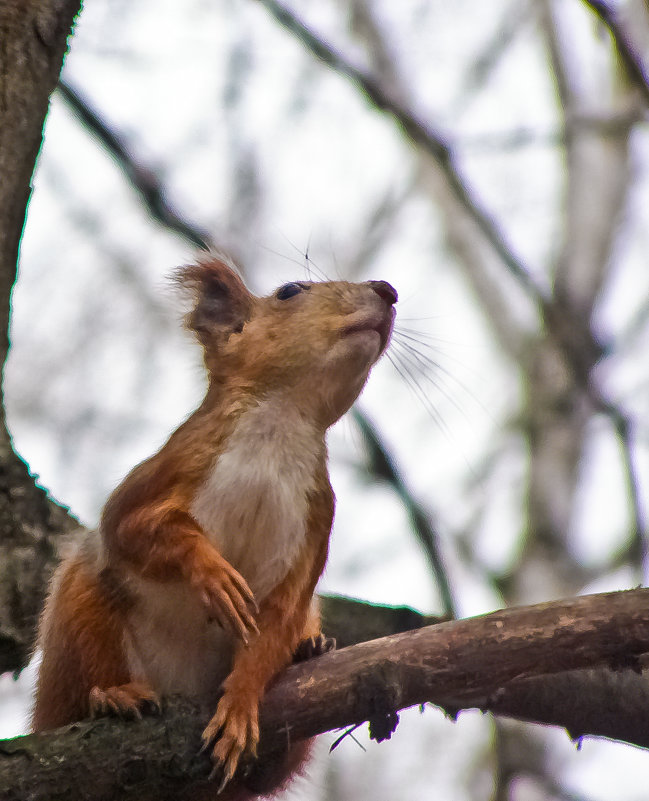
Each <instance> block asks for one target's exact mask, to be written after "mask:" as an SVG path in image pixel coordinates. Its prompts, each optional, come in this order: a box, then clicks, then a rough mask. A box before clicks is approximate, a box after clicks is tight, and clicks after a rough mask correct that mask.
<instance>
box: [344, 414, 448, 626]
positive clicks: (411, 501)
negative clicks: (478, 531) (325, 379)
mask: <svg viewBox="0 0 649 801" xmlns="http://www.w3.org/2000/svg"><path fill="white" fill-rule="evenodd" d="M352 414H353V416H354V420H355V421H356V425H357V426H358V427H359V429H360V431H361V434H362V435H363V440H364V442H365V445H366V447H367V450H368V456H369V459H368V461H369V469H370V472H371V474H372V475H373V476H375V477H376V478H378V479H380V480H383V481H386V482H387V483H388V484H389V485H390V486H391V487H392V488H393V489H394V491H395V492H396V494H397V495H398V497H399V498H400V500H401V502H402V503H403V505H404V508H405V510H406V512H407V513H408V517H409V518H410V522H411V524H412V528H413V531H414V533H415V536H416V538H417V541H418V542H419V544H420V545H421V547H422V548H423V550H424V553H425V554H426V558H427V559H428V562H429V564H430V568H431V571H432V573H433V576H434V577H435V583H436V589H437V591H438V592H439V594H440V598H441V600H442V614H443V615H444V617H446V618H449V619H450V618H454V617H456V609H455V602H454V600H453V593H452V591H451V585H450V582H449V578H448V574H447V572H446V566H445V564H444V558H443V556H442V553H441V548H440V536H439V532H438V531H437V530H436V527H435V526H434V524H432V523H431V520H430V517H431V515H430V512H428V511H426V510H425V509H424V508H423V506H422V505H421V504H420V503H419V502H418V501H417V500H415V498H414V497H413V495H412V493H411V492H410V491H409V490H408V488H407V487H406V484H405V481H404V479H403V476H401V474H400V473H399V472H398V471H397V470H396V468H395V466H394V462H393V460H392V458H391V456H390V455H389V453H388V452H387V449H386V446H385V444H384V443H383V442H382V441H381V438H380V436H379V433H378V431H377V430H376V428H375V427H374V426H373V425H372V423H371V422H370V421H369V419H368V418H367V417H366V415H364V414H363V412H361V411H360V410H359V409H358V407H354V409H353V410H352Z"/></svg>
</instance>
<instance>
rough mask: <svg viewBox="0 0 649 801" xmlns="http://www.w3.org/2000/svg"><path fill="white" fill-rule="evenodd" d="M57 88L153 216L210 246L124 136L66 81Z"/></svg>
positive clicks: (205, 247)
mask: <svg viewBox="0 0 649 801" xmlns="http://www.w3.org/2000/svg"><path fill="white" fill-rule="evenodd" d="M58 91H59V93H60V95H61V97H63V98H64V100H65V101H66V102H67V103H68V105H69V106H70V108H71V109H72V111H73V112H74V113H75V114H76V115H77V117H79V119H80V120H81V122H83V124H84V125H85V126H86V127H87V128H88V130H90V131H91V132H92V133H93V134H94V135H95V136H96V137H97V138H98V139H99V141H100V142H101V143H102V144H103V145H104V147H105V148H106V150H107V151H108V152H109V153H110V154H111V155H112V156H113V157H114V158H115V161H116V162H117V164H118V165H119V166H120V167H121V169H122V171H123V172H124V174H125V175H126V177H127V178H128V180H129V181H130V183H131V184H132V185H133V187H134V188H135V189H136V190H137V191H138V192H139V194H140V196H141V197H142V200H143V201H144V203H145V205H146V207H147V209H148V210H149V213H150V214H151V216H152V217H153V218H154V219H155V220H157V221H158V222H159V223H161V224H162V225H164V226H165V228H168V229H169V230H171V231H175V232H176V233H177V234H180V236H182V237H184V238H185V239H187V240H188V241H189V242H191V243H192V244H193V245H196V246H197V247H199V248H201V249H203V250H209V248H210V246H211V237H210V235H209V233H207V232H206V231H202V230H201V229H200V228H199V227H198V226H197V225H195V224H194V223H192V222H190V221H189V220H187V219H185V218H184V217H183V216H182V215H181V214H180V212H178V211H177V210H176V209H175V208H174V207H173V206H172V204H171V203H170V202H169V200H168V199H167V192H166V191H165V188H164V186H163V184H162V182H161V181H160V179H159V178H158V176H157V175H156V172H155V170H154V169H153V168H151V167H147V166H145V165H144V164H142V163H141V162H139V161H137V160H136V159H135V158H134V157H133V156H132V154H131V153H130V152H129V149H128V148H127V146H126V144H125V140H124V137H122V136H120V134H118V133H117V132H116V131H114V130H113V129H112V128H111V127H110V126H109V125H108V124H107V123H106V122H105V121H104V120H103V119H102V117H101V115H100V114H99V113H98V112H97V111H96V110H95V109H93V108H92V106H91V105H90V104H89V103H88V101H87V100H86V99H84V98H83V97H82V96H81V95H80V93H79V92H78V91H77V90H76V89H73V88H72V87H71V86H70V85H69V84H67V83H65V82H64V81H62V80H61V81H59V85H58Z"/></svg>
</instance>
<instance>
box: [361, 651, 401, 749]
mask: <svg viewBox="0 0 649 801" xmlns="http://www.w3.org/2000/svg"><path fill="white" fill-rule="evenodd" d="M356 695H357V698H358V701H359V703H360V704H361V706H362V707H364V708H366V709H369V710H370V714H369V715H368V718H367V721H368V723H369V735H370V739H371V740H376V742H377V743H380V742H383V740H389V739H390V737H391V736H392V733H393V732H394V731H395V730H396V728H397V726H398V724H399V715H398V714H397V709H399V708H400V707H401V705H402V704H401V703H400V702H401V696H402V691H401V682H400V677H399V671H398V669H397V667H396V665H394V664H393V663H392V662H384V663H383V664H381V665H378V666H377V667H376V668H375V669H374V670H373V671H372V673H368V674H366V675H364V676H359V679H358V685H357V687H356Z"/></svg>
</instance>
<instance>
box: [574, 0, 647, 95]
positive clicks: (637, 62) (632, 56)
mask: <svg viewBox="0 0 649 801" xmlns="http://www.w3.org/2000/svg"><path fill="white" fill-rule="evenodd" d="M584 3H585V5H586V6H587V7H588V8H590V9H591V11H593V12H594V13H595V14H596V15H597V17H598V18H599V19H600V20H601V21H602V22H603V23H604V25H605V26H606V27H607V28H608V30H609V33H610V34H611V36H612V38H613V41H614V42H615V47H616V48H617V51H618V53H619V54H620V58H621V60H622V63H623V64H624V67H625V69H626V71H627V74H628V75H629V78H630V79H631V81H632V83H633V84H634V86H636V88H637V89H638V90H639V91H640V94H641V95H642V97H643V99H644V102H645V104H649V73H648V72H647V68H646V67H645V65H644V64H643V62H642V58H641V57H640V54H639V53H638V52H637V50H636V48H635V46H634V45H633V43H632V42H631V39H630V37H629V35H628V33H627V31H625V30H624V26H623V25H622V23H621V22H620V20H619V19H618V17H617V14H616V13H615V11H614V10H613V9H612V8H611V6H610V5H609V4H608V3H605V2H603V0H584Z"/></svg>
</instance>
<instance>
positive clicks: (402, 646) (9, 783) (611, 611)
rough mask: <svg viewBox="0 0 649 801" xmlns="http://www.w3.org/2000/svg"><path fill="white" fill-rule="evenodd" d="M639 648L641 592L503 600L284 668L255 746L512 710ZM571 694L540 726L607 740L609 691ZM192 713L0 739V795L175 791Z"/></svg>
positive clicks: (635, 729) (193, 760) (197, 775)
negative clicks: (420, 715) (535, 690)
mask: <svg viewBox="0 0 649 801" xmlns="http://www.w3.org/2000/svg"><path fill="white" fill-rule="evenodd" d="M647 652H649V590H647V589H641V590H631V591H627V592H616V593H605V594H601V595H591V596H585V597H581V598H575V599H572V600H568V601H559V602H553V603H545V604H539V605H536V606H528V607H520V608H517V609H507V610H503V611H500V612H495V613H492V614H490V615H485V616H482V617H477V618H471V619H467V620H461V621H452V622H447V623H441V624H439V625H436V626H429V627H427V628H423V629H418V630H416V631H413V632H409V633H405V634H397V635H393V636H390V637H386V638H383V639H380V640H373V641H371V642H367V643H363V644H361V645H357V646H354V647H352V648H345V649H343V650H340V651H336V652H334V653H331V654H327V655H325V656H322V657H320V658H319V659H317V660H313V661H312V662H310V663H306V664H301V665H295V666H292V667H290V668H288V669H287V670H286V671H285V673H284V674H283V675H282V676H281V678H280V679H279V680H278V681H277V683H276V684H275V685H274V686H273V687H272V688H271V689H270V690H269V692H268V693H267V695H266V698H265V700H264V703H263V705H262V710H261V725H262V741H261V753H262V754H264V753H266V754H269V753H272V752H273V750H276V749H278V748H281V747H282V744H284V743H286V742H287V740H290V741H296V740H300V739H303V738H306V737H312V736H315V735H317V734H320V733H322V732H325V731H329V730H332V729H337V728H340V727H344V726H348V725H354V724H358V723H360V722H362V721H364V720H369V721H370V723H371V729H372V730H373V731H374V732H375V733H376V732H378V731H380V730H381V728H382V727H383V728H384V731H383V734H385V735H387V736H389V729H390V728H391V724H392V723H394V721H395V712H396V711H397V710H399V709H403V708H405V707H409V706H413V705H415V704H422V703H424V702H427V701H432V702H433V703H436V704H438V705H439V706H442V707H444V708H446V709H447V711H453V712H454V713H455V712H457V710H458V709H459V708H468V707H478V708H481V709H485V710H487V709H494V710H495V711H498V712H504V713H506V714H508V715H515V714H516V711H515V710H514V709H513V708H512V707H513V703H512V699H514V698H516V697H517V694H518V697H523V696H524V695H525V693H526V692H529V691H530V688H532V687H533V686H534V685H533V684H532V682H535V681H537V682H538V681H539V680H541V679H542V680H543V681H546V682H547V681H548V679H550V681H551V680H552V679H553V678H554V677H555V676H556V675H557V674H559V673H561V672H562V671H571V670H578V669H583V668H594V667H598V666H599V667H604V668H606V672H607V675H608V676H609V677H610V678H611V685H610V686H613V685H615V686H617V687H619V686H621V684H620V683H619V682H618V681H617V676H618V675H620V676H622V677H624V680H625V681H626V680H630V681H631V683H632V684H633V678H632V676H633V671H634V670H639V668H640V660H641V657H642V655H643V654H645V653H647ZM613 671H623V672H621V673H620V674H616V673H614V672H613ZM525 682H528V684H527V686H526V685H525ZM642 684H643V685H644V682H642ZM548 686H550V685H548ZM573 689H574V690H575V692H577V693H578V695H577V697H576V698H573V702H572V704H569V705H568V708H567V709H564V708H563V707H562V706H556V708H555V713H556V717H552V719H550V720H545V721H544V722H551V723H555V724H558V725H562V726H566V725H568V723H570V732H571V734H572V736H579V735H585V734H589V733H591V732H590V731H589V730H588V729H587V728H584V725H585V724H586V723H588V721H589V720H590V721H591V724H592V726H593V727H594V728H597V729H598V731H597V733H598V734H604V735H605V736H609V737H616V736H619V734H620V731H619V728H620V725H622V724H623V722H621V721H620V720H619V717H620V716H619V715H618V714H614V715H611V714H610V706H611V705H615V704H617V703H619V701H620V699H619V698H611V699H610V701H611V704H610V705H609V707H608V708H605V709H602V710H598V709H597V708H596V707H593V706H592V705H591V704H590V703H589V698H588V696H587V695H586V694H585V693H584V692H583V688H581V687H579V688H573ZM644 692H645V700H646V695H647V693H646V688H645V690H644ZM625 703H626V704H627V706H628V710H629V719H630V720H631V724H632V725H627V726H626V731H625V732H624V739H626V740H627V741H629V742H633V743H635V744H636V745H640V746H644V747H647V746H649V725H647V724H648V719H649V706H648V705H647V704H646V703H644V704H643V705H642V706H640V705H638V703H637V698H635V699H631V700H630V699H629V697H628V696H627V697H626V699H625ZM634 705H635V707H636V708H635V712H634V709H633V707H634ZM197 713H198V710H197V709H196V708H195V707H193V706H192V705H191V704H188V703H187V702H184V701H175V700H174V701H173V702H172V703H170V704H168V706H167V709H166V710H165V713H164V714H163V716H162V717H160V718H147V719H145V720H144V721H142V722H137V723H120V722H117V721H112V720H100V721H93V722H84V723H78V724H74V725H72V726H69V727H66V728H64V729H61V730H58V731H57V732H54V733H51V734H40V735H29V736H27V737H23V738H16V739H15V740H12V741H5V742H2V743H0V755H2V756H0V799H1V801H18V799H25V798H30V799H31V801H39V800H40V799H43V801H45V799H51V798H52V797H54V795H56V797H60V798H63V797H74V798H75V799H79V801H85V800H86V799H88V800H89V799H97V798H101V799H102V801H110V800H111V799H120V800H121V801H129V800H130V799H138V801H146V800H147V799H151V800H152V801H153V799H157V800H158V801H165V799H172V798H176V797H177V796H178V793H179V792H180V791H181V790H182V789H184V788H186V787H188V786H189V784H191V783H192V782H196V781H200V780H202V779H204V778H205V777H206V776H207V774H208V772H209V769H210V765H209V760H208V758H207V756H205V755H202V756H200V755H198V750H199V744H200V733H201V729H202V726H203V725H204V723H205V720H206V719H207V716H208V714H209V712H208V711H207V710H202V711H201V712H200V714H197ZM589 714H590V715H591V718H589ZM570 716H572V717H571V720H570V721H569V720H568V718H569V717H570ZM593 716H595V717H593ZM546 717H547V718H550V715H549V714H546ZM629 719H628V720H627V721H626V723H628V722H629ZM104 768H105V769H104ZM54 787H55V788H56V793H54V791H53V788H54Z"/></svg>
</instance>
